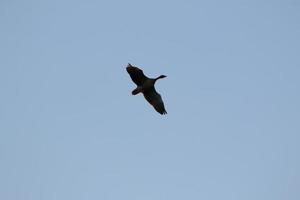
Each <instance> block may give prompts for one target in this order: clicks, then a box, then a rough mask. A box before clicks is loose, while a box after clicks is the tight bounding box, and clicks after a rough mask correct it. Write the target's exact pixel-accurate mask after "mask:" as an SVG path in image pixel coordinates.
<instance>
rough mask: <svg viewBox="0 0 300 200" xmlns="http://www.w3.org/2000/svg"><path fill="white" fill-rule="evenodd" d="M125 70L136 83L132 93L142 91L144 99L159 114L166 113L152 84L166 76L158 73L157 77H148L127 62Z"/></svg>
mask: <svg viewBox="0 0 300 200" xmlns="http://www.w3.org/2000/svg"><path fill="white" fill-rule="evenodd" d="M126 70H127V72H128V74H129V75H130V77H131V79H132V81H133V82H134V83H135V84H136V85H137V88H136V89H134V90H133V91H132V95H137V94H139V93H143V95H144V97H145V99H146V100H147V101H148V102H149V103H150V104H151V105H152V106H153V107H154V109H155V110H156V111H157V112H159V113H160V114H162V115H164V114H167V111H166V109H165V106H164V102H163V100H162V98H161V96H160V94H159V93H158V92H156V90H155V87H154V84H155V82H156V81H157V80H158V79H162V78H165V77H167V76H165V75H160V76H158V77H157V78H148V77H147V76H145V75H144V73H143V70H141V69H139V68H138V67H135V66H133V65H131V64H130V63H128V65H127V67H126Z"/></svg>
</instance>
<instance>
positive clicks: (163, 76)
mask: <svg viewBox="0 0 300 200" xmlns="http://www.w3.org/2000/svg"><path fill="white" fill-rule="evenodd" d="M166 77H167V76H165V75H160V76H159V77H157V79H161V78H166Z"/></svg>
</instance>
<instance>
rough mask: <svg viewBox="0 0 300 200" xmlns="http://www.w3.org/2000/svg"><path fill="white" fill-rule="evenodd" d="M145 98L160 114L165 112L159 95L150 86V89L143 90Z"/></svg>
mask: <svg viewBox="0 0 300 200" xmlns="http://www.w3.org/2000/svg"><path fill="white" fill-rule="evenodd" d="M143 94H144V97H145V99H146V100H147V101H148V102H149V103H150V104H151V105H152V106H153V107H154V109H155V110H156V111H157V112H159V113H160V114H162V115H165V114H167V111H166V109H165V106H164V102H163V100H162V98H161V95H160V94H159V93H158V92H156V90H155V88H154V87H152V88H151V89H150V90H147V91H145V92H143Z"/></svg>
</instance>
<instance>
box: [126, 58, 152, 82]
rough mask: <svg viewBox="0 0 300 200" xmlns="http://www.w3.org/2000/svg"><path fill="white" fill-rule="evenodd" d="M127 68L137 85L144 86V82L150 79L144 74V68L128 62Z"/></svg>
mask: <svg viewBox="0 0 300 200" xmlns="http://www.w3.org/2000/svg"><path fill="white" fill-rule="evenodd" d="M126 70H127V72H128V74H129V75H130V77H131V79H132V81H133V82H134V83H135V84H136V85H137V86H142V85H143V83H144V82H145V81H146V80H147V79H148V77H147V76H145V75H144V73H143V70H141V69H139V68H137V67H134V66H132V65H131V64H129V63H128V65H127V67H126Z"/></svg>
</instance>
